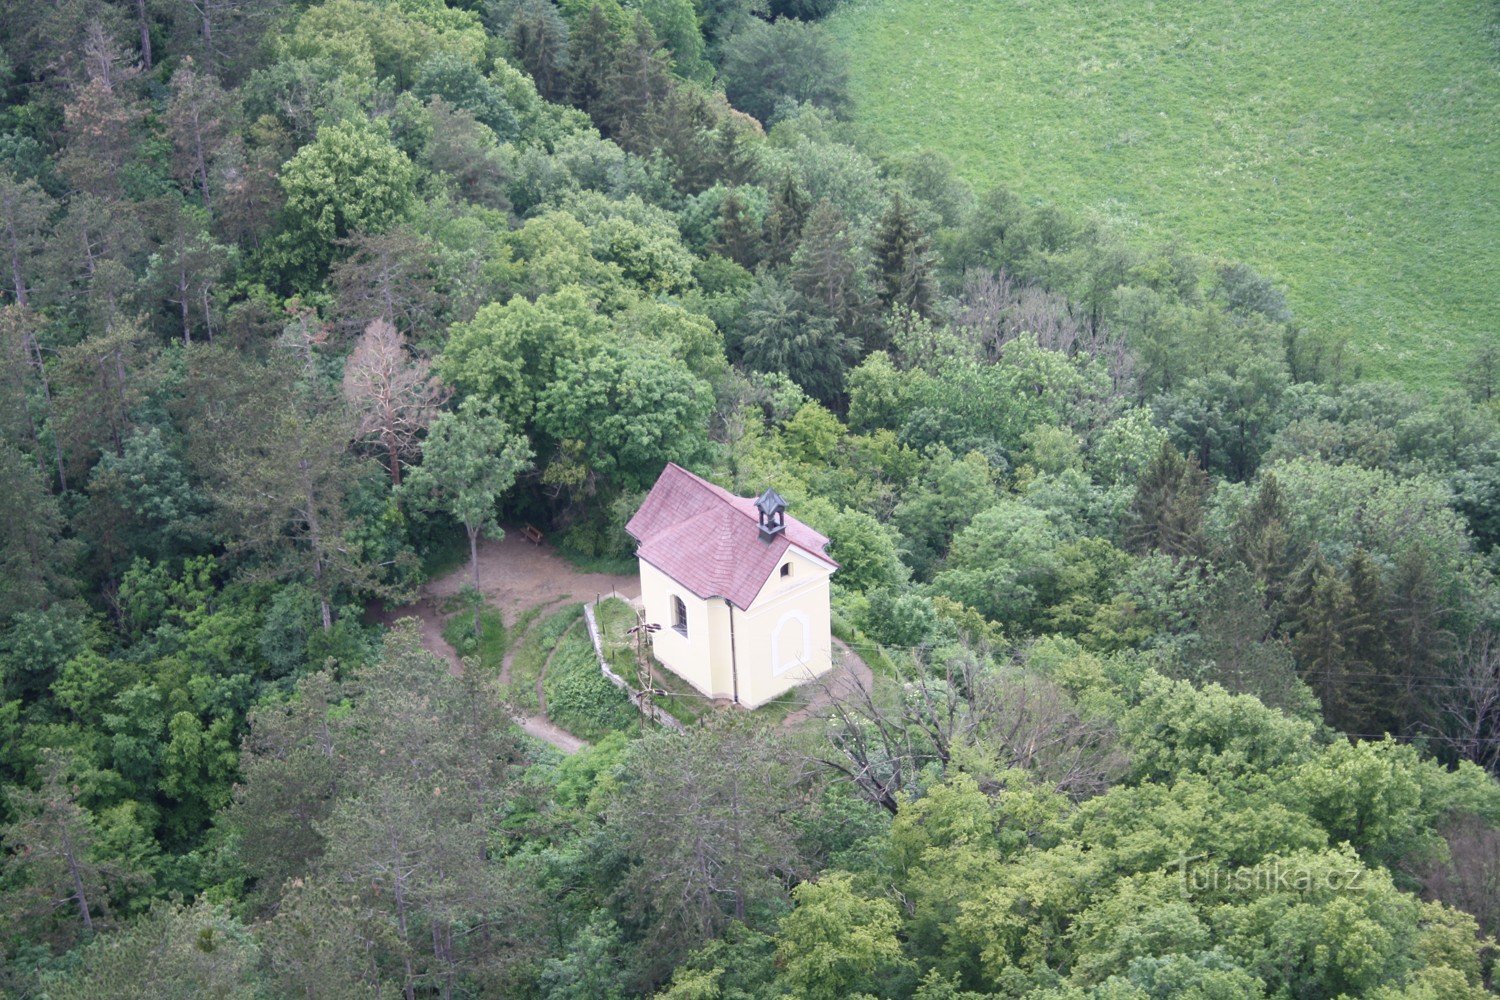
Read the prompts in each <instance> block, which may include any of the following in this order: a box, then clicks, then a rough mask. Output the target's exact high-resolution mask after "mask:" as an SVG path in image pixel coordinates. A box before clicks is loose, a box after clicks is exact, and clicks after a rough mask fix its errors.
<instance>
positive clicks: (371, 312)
mask: <svg viewBox="0 0 1500 1000" xmlns="http://www.w3.org/2000/svg"><path fill="white" fill-rule="evenodd" d="M343 245H344V246H345V247H347V248H348V250H349V255H348V256H347V257H345V258H344V259H343V260H341V261H339V262H338V263H337V264H335V265H334V267H333V270H332V272H331V273H330V275H329V284H330V285H331V286H332V287H333V290H334V294H335V295H336V296H337V298H338V311H337V318H338V324H339V327H340V328H341V329H342V330H344V331H348V332H349V333H354V332H357V331H360V330H364V329H366V328H367V327H368V325H369V324H370V323H371V322H373V321H376V320H380V321H383V322H385V323H388V324H390V325H392V326H394V327H395V328H396V331H397V332H398V333H400V334H402V335H404V336H407V337H413V338H417V339H418V340H420V339H421V338H423V337H425V336H427V335H429V334H431V333H433V332H434V331H435V330H436V329H437V328H438V314H439V312H440V311H441V310H442V308H443V305H444V301H443V294H442V284H443V281H442V274H441V263H442V261H441V259H440V258H439V256H438V250H437V247H436V246H435V245H434V244H433V242H432V241H431V240H430V239H427V238H426V237H424V236H422V235H421V234H420V233H416V232H413V231H412V229H411V228H410V227H408V226H397V227H395V228H393V229H390V230H387V231H386V232H359V233H356V234H354V235H353V236H351V237H349V238H348V239H347V240H346V241H344V244H343Z"/></svg>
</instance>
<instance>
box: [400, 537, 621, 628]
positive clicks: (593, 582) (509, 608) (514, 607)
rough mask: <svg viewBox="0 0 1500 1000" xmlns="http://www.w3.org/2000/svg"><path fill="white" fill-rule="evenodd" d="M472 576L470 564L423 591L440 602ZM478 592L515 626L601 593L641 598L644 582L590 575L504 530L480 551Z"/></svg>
mask: <svg viewBox="0 0 1500 1000" xmlns="http://www.w3.org/2000/svg"><path fill="white" fill-rule="evenodd" d="M472 581H473V576H472V575H471V573H470V570H469V564H468V561H467V560H466V561H465V562H464V565H463V568H462V569H458V570H454V571H453V572H452V573H449V574H448V575H447V576H444V577H439V578H438V579H436V580H433V581H432V582H431V583H429V584H428V585H427V586H426V587H424V588H423V592H424V593H425V594H426V595H428V596H430V597H436V598H438V599H439V600H441V599H442V598H444V597H448V596H450V595H452V594H456V593H458V592H459V591H460V590H462V589H463V588H464V587H467V586H469V584H470V583H471V582H472ZM479 590H480V592H481V593H483V594H484V599H485V600H486V601H488V602H489V603H490V604H492V605H494V606H495V607H497V608H499V609H500V610H501V611H502V612H504V613H505V620H506V621H514V620H515V619H516V618H518V617H520V615H521V613H522V612H524V611H525V610H526V609H527V608H534V607H536V606H537V605H538V604H545V603H549V602H551V601H556V600H559V599H563V598H567V599H570V600H574V601H592V600H593V599H594V598H595V597H596V596H598V595H600V594H608V593H610V592H615V593H618V594H620V595H621V596H622V597H627V598H633V597H639V596H640V593H641V579H640V577H639V576H637V575H636V574H634V573H626V574H614V573H585V572H583V571H582V570H580V569H578V568H577V567H576V566H574V565H573V564H572V563H570V562H568V561H567V560H566V559H564V558H563V557H562V556H560V555H558V554H557V551H556V550H555V549H553V548H552V546H550V545H546V544H543V545H533V544H532V543H531V542H528V541H527V540H526V537H525V536H524V535H523V534H522V533H521V529H520V528H515V527H510V528H507V529H505V537H504V538H502V539H500V540H499V541H498V542H496V541H486V542H484V543H483V544H481V545H480V546H479Z"/></svg>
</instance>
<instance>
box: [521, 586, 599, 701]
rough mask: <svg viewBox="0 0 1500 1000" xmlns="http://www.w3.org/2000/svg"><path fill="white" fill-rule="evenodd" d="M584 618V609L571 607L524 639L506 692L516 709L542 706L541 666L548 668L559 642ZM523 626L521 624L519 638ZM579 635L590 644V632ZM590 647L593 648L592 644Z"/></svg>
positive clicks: (577, 606)
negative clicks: (538, 696) (539, 694)
mask: <svg viewBox="0 0 1500 1000" xmlns="http://www.w3.org/2000/svg"><path fill="white" fill-rule="evenodd" d="M582 616H583V606H582V605H579V604H570V605H569V606H567V607H565V608H563V609H562V610H561V611H554V612H553V613H552V614H550V615H548V616H547V617H546V618H544V619H542V621H541V623H540V624H538V625H537V626H536V627H535V628H533V629H531V630H529V631H527V632H526V633H525V635H523V636H522V637H521V640H520V645H519V646H517V647H516V655H515V657H514V658H512V659H511V661H510V684H509V687H508V689H507V691H506V696H507V697H508V698H509V699H510V700H511V701H512V702H513V703H514V704H515V705H516V706H517V707H519V708H522V709H525V710H527V711H533V712H534V711H536V710H537V708H539V707H540V706H538V705H537V700H536V682H537V678H539V677H541V675H542V667H543V666H544V665H546V663H547V657H548V656H550V655H551V654H552V650H553V649H554V648H556V647H557V644H558V639H559V638H560V637H561V636H562V634H563V633H564V632H566V631H567V630H568V628H569V627H570V626H572V625H573V623H574V622H576V621H578V619H579V618H581V617H582ZM521 627H522V626H521V625H520V623H519V622H518V623H517V629H516V632H517V634H518V635H519V634H520V631H521ZM579 632H580V633H582V634H583V635H584V637H585V642H587V641H588V640H587V633H584V632H583V630H582V629H579ZM588 645H589V647H590V649H592V647H593V643H588Z"/></svg>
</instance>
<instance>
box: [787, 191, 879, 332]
mask: <svg viewBox="0 0 1500 1000" xmlns="http://www.w3.org/2000/svg"><path fill="white" fill-rule="evenodd" d="M868 270H869V261H868V258H867V256H866V255H865V253H864V251H863V250H862V249H861V248H860V246H859V245H858V243H857V242H856V241H855V238H854V233H853V230H852V227H851V226H850V224H849V220H848V219H847V218H846V217H845V216H844V215H843V213H841V212H840V211H839V210H838V209H837V208H835V207H834V205H833V204H832V203H831V202H829V201H827V200H826V199H825V200H823V201H820V202H818V204H817V205H815V206H813V209H812V211H811V212H810V213H809V214H808V216H807V222H806V223H805V224H804V225H803V227H802V236H801V239H800V241H799V242H798V244H797V251H796V253H794V254H793V255H792V265H791V272H790V273H791V280H792V284H793V286H795V287H796V289H797V291H799V292H801V293H802V295H803V296H804V297H806V298H807V300H808V301H809V302H812V303H815V304H816V305H817V306H818V308H819V309H820V310H821V311H822V312H823V314H824V315H825V316H827V317H828V318H829V319H831V320H833V322H834V323H835V324H837V325H838V329H839V332H840V333H841V334H843V335H844V336H847V337H859V336H860V334H861V333H862V332H863V329H864V326H865V323H866V321H867V320H868V318H869V301H868V296H867V293H866V283H867V279H868V274H867V272H868Z"/></svg>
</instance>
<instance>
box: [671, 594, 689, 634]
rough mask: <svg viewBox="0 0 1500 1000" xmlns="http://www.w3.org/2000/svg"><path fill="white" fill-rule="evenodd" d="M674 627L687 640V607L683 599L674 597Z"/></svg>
mask: <svg viewBox="0 0 1500 1000" xmlns="http://www.w3.org/2000/svg"><path fill="white" fill-rule="evenodd" d="M672 627H673V628H674V629H676V630H677V631H678V633H679V634H681V635H682V637H683V638H687V605H686V604H683V603H682V598H680V597H677V596H675V595H674V596H673V597H672Z"/></svg>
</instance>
